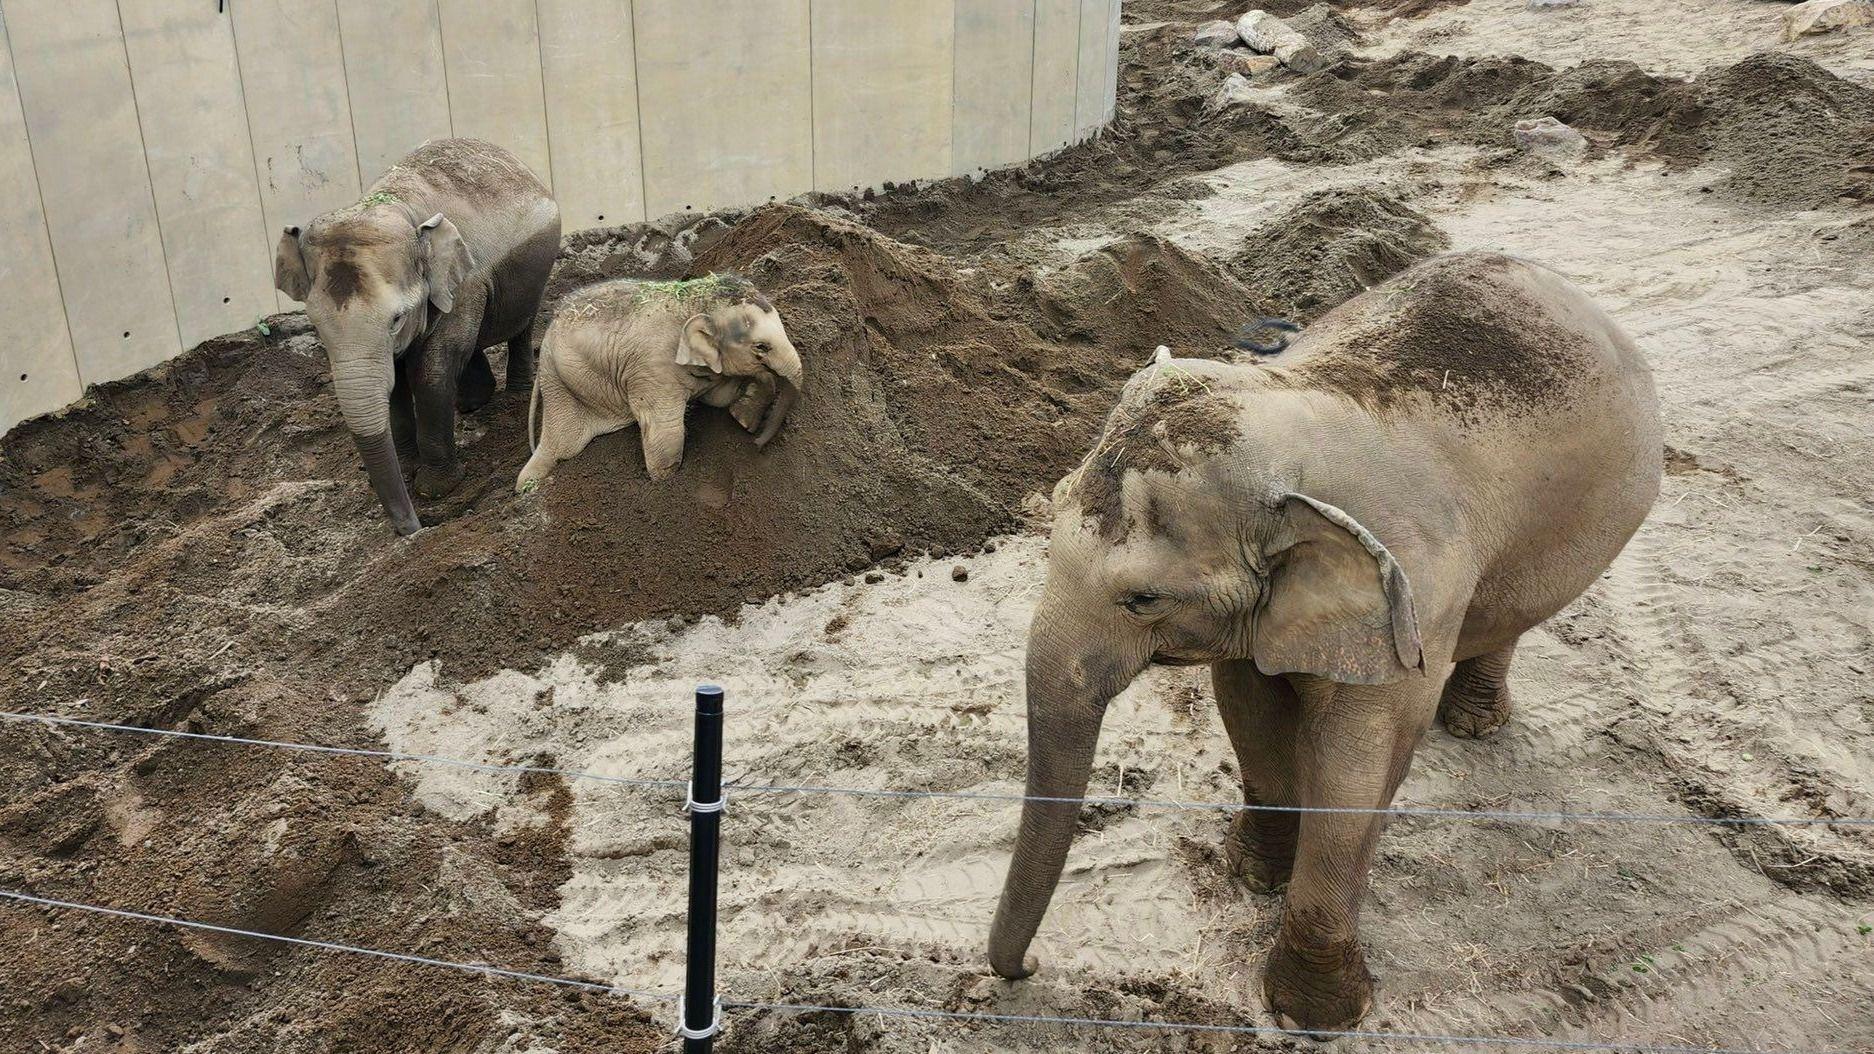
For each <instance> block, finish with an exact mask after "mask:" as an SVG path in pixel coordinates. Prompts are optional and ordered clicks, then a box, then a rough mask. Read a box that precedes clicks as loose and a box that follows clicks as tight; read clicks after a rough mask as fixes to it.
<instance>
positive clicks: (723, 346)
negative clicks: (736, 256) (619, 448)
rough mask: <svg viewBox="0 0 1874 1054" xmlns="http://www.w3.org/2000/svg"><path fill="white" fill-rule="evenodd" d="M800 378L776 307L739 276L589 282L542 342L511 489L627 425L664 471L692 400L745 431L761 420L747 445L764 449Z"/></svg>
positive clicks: (678, 456) (671, 464) (677, 449)
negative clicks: (523, 460)
mask: <svg viewBox="0 0 1874 1054" xmlns="http://www.w3.org/2000/svg"><path fill="white" fill-rule="evenodd" d="M800 384H801V364H800V353H799V352H797V351H795V350H794V345H793V343H792V342H790V341H789V340H788V339H787V328H786V327H785V326H783V325H782V324H781V316H780V314H779V313H778V312H776V311H775V310H774V305H772V304H770V303H768V300H767V298H766V297H764V296H762V295H761V293H760V292H759V291H757V290H756V289H755V287H754V285H753V284H752V283H750V282H749V281H748V280H747V279H745V278H741V277H738V276H736V275H730V274H722V275H710V276H709V277H707V278H697V279H691V280H688V281H682V282H640V281H633V280H630V279H622V280H619V281H614V282H601V283H599V284H598V285H592V286H587V287H586V288H584V289H581V290H579V291H578V292H576V293H573V294H572V295H571V296H568V297H567V298H566V299H565V301H564V302H562V303H561V304H560V308H559V311H558V312H557V313H556V314H555V315H554V317H553V324H552V325H551V326H548V327H547V335H546V339H544V340H542V341H541V342H540V370H539V376H538V377H537V378H536V379H535V381H534V393H533V402H532V403H531V405H530V406H529V408H528V415H527V435H528V439H529V441H530V442H534V447H533V457H531V458H529V459H528V461H527V465H526V466H525V467H524V468H522V469H521V474H520V477H519V478H518V479H516V480H515V481H514V489H515V490H517V491H520V492H522V493H526V492H527V491H529V490H531V489H532V488H533V487H534V486H536V485H538V484H539V482H540V481H541V480H542V479H545V478H546V477H547V475H548V474H549V473H551V472H552V471H553V466H554V465H557V464H559V463H560V462H561V461H564V460H566V459H567V458H569V457H574V456H576V455H577V454H578V453H579V452H580V451H582V450H584V449H585V448H586V444H587V443H590V442H592V440H594V439H596V438H598V437H599V436H602V435H605V434H606V433H608V432H616V431H618V430H619V429H621V428H626V427H628V426H629V425H631V423H632V422H634V421H635V422H637V425H638V431H639V433H640V436H641V438H642V440H643V444H644V467H645V468H646V469H647V470H649V472H650V474H651V478H652V479H668V478H669V477H670V475H671V473H673V472H675V471H677V465H678V463H680V462H681V461H682V460H683V415H684V412H685V410H686V409H687V408H688V407H689V404H690V400H692V399H701V400H702V401H703V402H705V403H707V404H709V405H710V406H726V407H728V408H729V412H730V413H732V414H734V415H735V419H736V420H737V421H739V422H741V424H742V427H744V428H746V429H748V430H749V431H751V432H754V431H756V429H757V427H759V429H760V432H759V434H758V435H756V437H755V445H756V446H758V447H762V446H767V445H768V441H769V440H771V439H773V438H774V436H775V433H776V432H778V431H780V429H781V423H782V422H783V421H785V420H787V415H788V413H789V412H790V411H792V410H793V408H794V403H795V401H796V400H797V399H798V398H799V396H800ZM764 410H765V419H764ZM536 421H538V423H539V439H538V441H534V439H533V437H534V425H535V422H536Z"/></svg>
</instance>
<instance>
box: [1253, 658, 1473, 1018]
mask: <svg viewBox="0 0 1874 1054" xmlns="http://www.w3.org/2000/svg"><path fill="white" fill-rule="evenodd" d="M1434 671H1435V672H1432V673H1430V674H1429V675H1428V676H1426V677H1422V678H1420V677H1415V678H1411V679H1409V680H1407V681H1403V682H1400V683H1398V684H1391V685H1382V686H1364V685H1345V684H1333V683H1331V682H1326V681H1320V680H1315V679H1312V678H1310V679H1307V680H1304V681H1302V682H1301V683H1299V684H1297V686H1296V687H1297V690H1298V694H1299V696H1300V697H1301V701H1302V706H1301V715H1300V724H1301V740H1300V742H1299V745H1298V749H1297V751H1296V754H1297V759H1296V760H1297V766H1296V773H1297V777H1298V783H1299V786H1300V790H1301V804H1302V805H1303V806H1305V807H1307V808H1309V809H1323V810H1362V809H1384V808H1387V807H1389V806H1390V805H1391V804H1392V799H1393V794H1394V792H1395V791H1397V790H1398V788H1399V783H1400V781H1401V780H1403V779H1404V778H1405V774H1406V769H1407V768H1408V767H1410V765H1411V762H1412V751H1413V748H1414V747H1416V746H1417V744H1418V739H1419V736H1420V735H1422V734H1423V732H1424V730H1425V729H1426V728H1427V727H1428V726H1429V725H1430V723H1431V717H1432V713H1433V710H1434V708H1435V707H1436V706H1437V703H1438V692H1439V688H1440V687H1441V684H1442V682H1443V677H1442V676H1441V675H1442V674H1444V673H1446V672H1448V668H1445V669H1436V668H1434ZM1384 826H1385V817H1384V816H1382V815H1379V814H1376V813H1371V812H1357V811H1356V812H1338V811H1329V812H1307V813H1303V814H1302V817H1301V837H1300V840H1299V842H1298V843H1297V845H1296V848H1295V869H1294V873H1293V876H1292V877H1291V878H1290V880H1289V885H1288V899H1287V903H1286V904H1285V905H1284V909H1283V913H1282V927H1281V931H1280V932H1279V933H1278V934H1277V935H1276V939H1275V946H1274V947H1273V948H1271V949H1270V951H1269V961H1268V966H1267V968H1266V969H1265V972H1264V974H1263V997H1264V998H1265V999H1266V1000H1267V1002H1268V1006H1269V1009H1270V1011H1271V1012H1272V1013H1274V1014H1275V1017H1276V1020H1277V1022H1278V1023H1280V1024H1281V1026H1282V1027H1283V1028H1287V1029H1301V1030H1315V1031H1324V1032H1326V1031H1344V1030H1346V1029H1348V1028H1351V1027H1352V1026H1353V1025H1355V1024H1356V1023H1358V1022H1359V1020H1360V1018H1361V1017H1362V1016H1364V1015H1365V1014H1366V1012H1367V1009H1368V1008H1369V1007H1370V1006H1371V1005H1372V1002H1373V978H1372V975H1371V974H1369V973H1368V972H1367V968H1366V953H1365V952H1364V950H1362V948H1361V946H1360V902H1361V900H1362V899H1363V898H1364V897H1365V895H1366V882H1367V871H1368V869H1369V868H1370V867H1371V866H1372V863H1373V849H1374V847H1375V845H1376V844H1377V843H1378V842H1379V836H1380V831H1381V830H1382V829H1383V828H1384Z"/></svg>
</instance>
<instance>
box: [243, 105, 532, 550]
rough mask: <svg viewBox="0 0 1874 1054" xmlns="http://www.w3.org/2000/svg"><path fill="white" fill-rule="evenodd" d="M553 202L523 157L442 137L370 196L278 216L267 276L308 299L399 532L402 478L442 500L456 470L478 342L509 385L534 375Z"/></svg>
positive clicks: (336, 384) (405, 521)
mask: <svg viewBox="0 0 1874 1054" xmlns="http://www.w3.org/2000/svg"><path fill="white" fill-rule="evenodd" d="M559 247H560V210H559V206H558V205H556V204H554V201H553V197H552V195H551V194H549V193H548V192H547V189H546V187H545V186H543V185H542V184H541V182H540V180H539V179H537V178H535V176H534V174H533V173H532V172H529V171H528V170H527V166H525V165H523V164H521V162H520V161H519V160H517V159H516V158H515V157H514V155H512V154H510V153H508V152H507V151H506V150H503V149H501V148H500V147H498V146H495V145H493V144H491V143H484V142H481V141H479V140H475V139H438V140H434V141H432V142H428V143H425V144H423V145H422V146H420V147H418V148H417V149H416V150H415V151H414V152H412V153H411V154H410V155H409V156H407V157H405V158H404V159H403V160H401V161H399V162H397V164H395V165H393V166H392V167H391V170H390V171H389V172H386V173H385V174H384V176H383V178H381V179H379V180H378V181H377V182H376V183H374V184H372V185H371V190H370V193H368V194H366V195H365V196H364V198H363V199H362V200H360V201H359V202H357V203H356V204H353V205H348V206H346V207H345V208H342V209H338V210H336V211H333V212H328V213H326V214H325V215H323V216H320V217H319V218H318V219H316V220H313V221H312V222H311V223H310V224H308V225H307V226H306V227H304V228H303V229H302V228H299V227H288V228H286V230H285V232H284V233H283V234H282V235H281V236H280V244H279V247H278V249H277V250H276V251H275V255H274V261H273V275H274V284H275V285H277V286H278V287H279V289H280V291H281V292H283V293H285V294H286V295H287V296H290V297H292V298H293V299H295V300H299V301H302V302H304V303H305V305H306V315H307V317H309V318H310V319H312V324H313V327H314V328H315V329H317V330H318V332H319V340H320V342H321V343H322V344H324V345H325V352H326V355H327V357H328V358H329V359H330V360H331V364H332V387H333V389H334V390H335V392H336V394H337V396H338V405H339V409H340V410H341V411H342V412H343V413H344V415H345V423H346V425H347V426H348V427H349V428H350V429H351V434H352V438H353V439H355V440H356V441H357V444H358V453H359V454H360V455H361V456H362V457H363V458H364V465H365V469H366V471H367V472H369V473H370V476H371V487H372V489H373V490H375V491H376V492H377V497H378V500H379V501H381V502H383V505H384V511H385V513H386V514H387V515H388V516H389V517H390V521H391V524H392V526H394V527H395V528H396V530H397V533H398V534H413V533H415V532H416V531H417V530H418V529H419V527H420V526H421V525H420V523H419V522H418V520H417V516H416V510H415V508H414V507H412V505H411V503H410V494H409V492H408V491H407V490H406V489H405V488H404V481H403V471H402V468H401V466H402V464H403V462H405V461H407V460H409V459H410V458H411V457H413V456H414V457H416V458H417V459H418V467H417V470H416V480H415V482H416V490H417V493H419V494H421V495H423V496H424V497H426V498H436V497H442V496H443V495H445V494H448V493H449V492H450V491H452V490H454V489H455V487H456V485H457V484H458V483H460V482H461V480H462V465H461V462H460V461H459V460H458V459H457V457H456V446H455V415H456V411H457V409H458V408H459V409H461V410H463V411H465V412H473V411H475V410H478V409H480V408H481V407H482V406H483V405H484V404H486V403H487V402H488V400H489V399H490V398H491V397H492V396H493V394H494V384H495V380H494V371H493V369H492V368H491V367H490V366H489V364H488V360H487V358H486V357H485V356H484V355H483V354H482V349H484V348H488V347H492V346H493V345H496V344H500V343H503V342H505V343H506V344H507V346H508V367H507V374H508V377H507V379H508V386H509V387H510V388H514V387H518V386H520V385H525V384H527V383H529V382H530V380H531V379H532V376H533V325H534V315H535V314H536V313H537V312H538V311H539V310H540V297H541V294H542V293H543V292H544V291H545V289H546V284H547V275H548V274H549V272H551V271H552V269H553V261H554V258H555V257H556V256H558V255H559Z"/></svg>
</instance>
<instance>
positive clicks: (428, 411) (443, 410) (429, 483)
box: [410, 342, 462, 498]
mask: <svg viewBox="0 0 1874 1054" xmlns="http://www.w3.org/2000/svg"><path fill="white" fill-rule="evenodd" d="M422 354H423V357H422V358H421V359H420V360H418V361H417V363H416V364H415V370H414V376H413V377H412V378H411V385H410V387H411V401H412V402H413V403H414V404H415V407H416V446H417V454H418V456H419V459H420V463H419V464H418V465H417V469H416V481H415V482H416V492H417V493H418V494H421V495H422V496H423V497H425V498H440V497H443V496H445V495H447V494H449V492H451V491H453V490H455V488H456V486H457V484H459V483H461V482H462V462H461V461H460V460H459V459H457V457H456V447H455V415H456V379H457V377H458V376H459V375H460V372H461V371H460V369H459V367H458V363H457V361H454V356H452V355H450V354H449V353H448V352H447V350H446V349H445V348H442V347H438V346H437V345H436V343H434V342H432V343H430V344H429V345H428V346H426V347H425V348H424V349H423V352H422Z"/></svg>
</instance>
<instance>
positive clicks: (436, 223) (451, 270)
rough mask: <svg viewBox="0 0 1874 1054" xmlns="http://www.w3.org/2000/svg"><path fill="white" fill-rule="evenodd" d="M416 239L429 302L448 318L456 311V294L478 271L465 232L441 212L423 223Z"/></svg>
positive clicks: (418, 229)
mask: <svg viewBox="0 0 1874 1054" xmlns="http://www.w3.org/2000/svg"><path fill="white" fill-rule="evenodd" d="M416 237H417V257H418V259H419V260H420V261H421V263H422V265H423V278H424V280H425V281H427V282H428V283H429V302H430V303H432V304H435V305H436V310H438V311H440V312H442V313H443V314H445V315H446V314H448V313H449V312H451V311H454V310H455V297H456V293H457V291H459V290H460V289H461V288H462V282H463V280H464V279H466V278H468V276H469V272H470V271H473V270H474V269H475V256H474V254H473V253H471V252H469V247H468V244H467V243H466V242H464V241H463V240H462V232H461V231H458V230H456V226H455V224H453V223H451V222H449V218H448V217H446V216H444V215H443V214H442V213H440V212H438V213H437V214H436V215H434V216H431V217H430V218H429V219H427V220H424V221H423V225H422V226H421V227H418V228H417V232H416Z"/></svg>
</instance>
